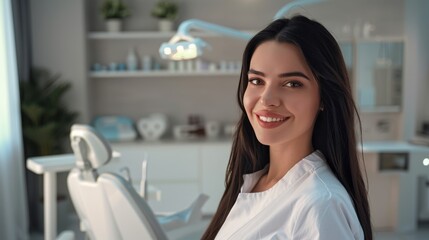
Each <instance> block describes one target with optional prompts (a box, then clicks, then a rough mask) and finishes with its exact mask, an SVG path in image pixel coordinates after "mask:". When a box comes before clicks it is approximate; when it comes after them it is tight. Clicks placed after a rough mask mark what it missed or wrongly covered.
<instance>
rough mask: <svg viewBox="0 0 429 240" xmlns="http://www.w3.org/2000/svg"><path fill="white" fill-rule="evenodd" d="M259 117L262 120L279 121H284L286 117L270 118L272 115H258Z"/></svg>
mask: <svg viewBox="0 0 429 240" xmlns="http://www.w3.org/2000/svg"><path fill="white" fill-rule="evenodd" d="M259 119H261V120H262V121H263V122H281V121H284V120H285V119H286V118H272V117H264V116H259Z"/></svg>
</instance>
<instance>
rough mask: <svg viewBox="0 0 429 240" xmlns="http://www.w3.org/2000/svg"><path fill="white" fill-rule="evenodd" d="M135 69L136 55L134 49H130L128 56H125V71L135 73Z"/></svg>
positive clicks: (136, 65)
mask: <svg viewBox="0 0 429 240" xmlns="http://www.w3.org/2000/svg"><path fill="white" fill-rule="evenodd" d="M137 68H138V60H137V54H136V51H135V50H134V48H131V49H130V50H129V51H128V55H127V69H128V70H129V71H136V70H137Z"/></svg>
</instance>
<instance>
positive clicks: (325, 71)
mask: <svg viewBox="0 0 429 240" xmlns="http://www.w3.org/2000/svg"><path fill="white" fill-rule="evenodd" d="M270 40H275V41H278V42H286V43H291V44H294V45H295V46H297V47H298V48H300V49H301V51H302V53H303V55H304V57H305V59H306V61H307V64H308V65H309V67H310V69H311V71H312V73H313V74H314V76H315V77H316V79H317V81H318V84H319V88H320V90H319V91H320V99H321V104H323V107H324V111H322V112H320V113H319V114H318V116H317V119H316V123H315V126H314V130H313V137H312V144H313V148H314V149H318V150H320V151H321V152H322V153H323V154H324V156H325V158H326V161H327V163H328V165H329V167H330V168H331V170H332V171H333V173H334V174H335V176H336V177H337V178H338V179H339V181H340V182H341V183H342V184H343V186H344V187H345V189H346V190H347V192H348V194H349V195H350V197H351V199H352V201H353V203H354V208H355V211H356V213H357V217H358V219H359V221H360V224H361V226H362V228H363V232H364V236H365V239H366V240H372V227H371V221H370V211H369V204H368V198H367V191H366V188H365V184H364V181H363V179H362V174H361V170H360V167H359V158H358V153H357V150H356V147H357V145H356V143H357V141H356V134H355V116H357V122H358V123H359V126H360V119H359V115H358V112H357V109H356V105H355V103H354V101H353V95H352V91H351V87H350V81H349V77H348V74H347V69H346V66H345V63H344V59H343V56H342V54H341V50H340V48H339V46H338V43H337V42H336V41H335V39H334V37H333V36H332V35H331V34H330V33H329V31H328V30H327V29H326V28H325V27H324V26H323V25H321V24H320V23H318V22H316V21H313V20H310V19H308V18H306V17H304V16H295V17H293V18H291V19H278V20H275V21H273V22H272V23H271V24H269V25H268V26H267V27H266V28H265V29H263V30H262V31H260V32H259V33H257V34H256V35H255V36H254V37H253V38H252V39H251V40H250V41H249V43H248V44H247V46H246V49H245V51H244V53H243V66H242V68H241V77H240V83H239V86H238V91H237V97H238V103H239V106H240V108H241V110H242V115H241V118H240V120H239V122H238V123H237V130H236V132H235V134H234V140H233V145H232V150H231V155H230V159H229V163H228V167H227V171H226V178H225V192H224V194H223V196H222V199H221V201H220V203H219V207H218V209H217V211H216V213H215V215H214V216H213V219H212V221H211V223H210V225H209V227H208V228H207V230H206V232H205V233H204V235H203V237H202V239H214V238H215V237H216V235H217V233H218V231H219V229H220V228H221V226H222V224H223V223H224V221H225V219H226V217H227V216H228V214H229V212H230V210H231V208H232V206H233V205H234V203H235V201H236V199H237V196H238V194H239V191H240V188H241V186H242V185H243V174H247V173H251V172H255V171H258V170H261V169H262V168H263V167H264V166H265V165H267V164H268V162H267V161H268V159H269V147H268V146H266V145H262V144H261V143H260V142H259V141H258V140H257V138H256V136H255V133H254V131H253V128H252V126H251V125H250V122H249V119H248V118H247V115H246V111H245V109H244V106H243V96H244V92H245V90H246V87H247V84H248V77H247V74H248V71H249V65H250V60H251V57H252V55H253V53H254V51H255V49H256V48H257V47H258V46H259V45H260V44H261V43H263V42H266V41H270Z"/></svg>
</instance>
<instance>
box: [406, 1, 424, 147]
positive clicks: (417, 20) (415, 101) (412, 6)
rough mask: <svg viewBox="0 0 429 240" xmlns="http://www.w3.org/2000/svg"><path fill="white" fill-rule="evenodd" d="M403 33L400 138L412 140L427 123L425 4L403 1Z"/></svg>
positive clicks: (422, 2)
mask: <svg viewBox="0 0 429 240" xmlns="http://www.w3.org/2000/svg"><path fill="white" fill-rule="evenodd" d="M404 6H405V17H404V22H405V28H404V30H405V34H406V36H407V42H406V49H407V51H406V52H405V73H404V79H405V81H404V84H405V86H406V88H405V89H404V90H405V91H404V106H406V107H405V108H404V136H405V138H406V139H410V138H412V137H413V136H414V135H415V134H416V132H417V131H419V130H420V129H421V128H420V124H421V123H422V121H424V120H425V121H429V109H428V106H427V102H428V101H427V99H426V96H427V93H428V92H429V83H428V82H429V69H428V64H429V47H428V43H429V28H428V27H427V22H428V18H427V10H428V9H429V1H425V0H406V1H405V5H404Z"/></svg>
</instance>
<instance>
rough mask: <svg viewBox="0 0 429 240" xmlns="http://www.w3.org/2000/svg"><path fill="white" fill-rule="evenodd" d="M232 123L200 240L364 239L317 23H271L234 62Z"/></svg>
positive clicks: (363, 216)
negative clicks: (214, 206) (216, 196)
mask: <svg viewBox="0 0 429 240" xmlns="http://www.w3.org/2000/svg"><path fill="white" fill-rule="evenodd" d="M238 102H239V105H240V107H241V109H242V116H241V119H240V121H239V122H238V125H237V131H236V133H235V136H234V142H233V147H232V152H231V156H230V160H229V164H228V168H227V173H226V189H225V193H224V194H223V197H222V199H221V201H220V204H219V207H218V210H217V212H216V214H215V215H214V217H213V220H212V222H211V223H210V225H209V227H208V229H207V230H206V232H205V234H204V236H203V239H215V238H216V239H222V240H223V239H240V240H241V239H312V240H313V239H326V240H334V239H341V240H345V239H366V240H371V239H372V228H371V222H370V213H369V206H368V199H367V191H366V189H365V185H364V182H363V180H362V175H361V171H360V167H359V161H358V155H357V150H356V136H355V127H354V125H355V114H356V115H357V111H356V107H355V104H354V102H353V99H352V92H351V89H350V82H349V78H348V76H347V71H346V67H345V63H344V60H343V57H342V54H341V51H340V48H339V46H338V44H337V42H336V41H335V39H334V38H333V37H332V35H331V34H330V33H329V32H328V31H327V30H326V28H325V27H323V26H322V25H321V24H320V23H318V22H316V21H313V20H310V19H308V18H306V17H304V16H296V17H293V18H291V19H279V20H275V21H274V22H272V23H271V24H270V25H268V26H267V27H266V28H265V29H264V30H262V31H261V32H259V33H258V34H256V35H255V36H254V37H253V38H252V39H251V40H250V42H249V43H248V44H247V47H246V49H245V51H244V54H243V66H242V70H241V78H240V83H239V87H238Z"/></svg>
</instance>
